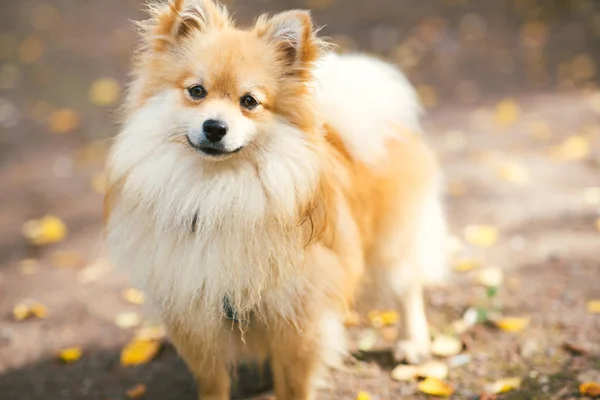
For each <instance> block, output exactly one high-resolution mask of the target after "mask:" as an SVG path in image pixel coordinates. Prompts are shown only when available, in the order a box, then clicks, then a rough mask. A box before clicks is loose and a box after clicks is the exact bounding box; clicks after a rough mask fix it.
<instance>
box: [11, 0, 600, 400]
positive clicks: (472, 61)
mask: <svg viewBox="0 0 600 400" xmlns="http://www.w3.org/2000/svg"><path fill="white" fill-rule="evenodd" d="M226 3H227V4H228V5H230V6H231V7H232V9H233V10H235V16H236V18H237V19H238V21H241V22H242V23H244V24H249V23H250V22H251V21H252V20H253V18H254V17H255V16H256V15H257V14H258V13H259V12H262V11H270V12H275V11H281V10H285V9H289V8H310V9H312V10H313V15H314V19H315V21H316V23H317V24H318V25H322V26H324V28H323V30H322V34H323V35H326V36H329V37H330V38H331V39H332V40H333V41H334V42H335V43H337V44H338V45H339V48H340V51H356V50H358V51H366V52H369V53H371V54H374V55H376V56H379V57H383V58H385V59H388V60H390V61H391V62H393V63H395V64H396V65H398V66H399V67H401V68H402V69H403V70H404V71H405V73H406V74H407V76H408V77H409V78H410V80H411V81H412V82H413V83H414V85H415V86H416V87H417V89H418V92H419V94H420V96H421V98H422V101H423V104H424V105H425V107H426V110H427V115H426V117H425V120H424V125H425V127H426V129H427V132H428V136H429V137H430V141H431V143H432V144H433V146H434V147H435V148H436V150H437V151H438V153H439V156H440V158H441V160H442V162H443V164H444V168H445V171H446V173H447V209H448V215H449V219H450V222H451V228H452V238H451V244H452V246H451V247H452V254H451V262H452V266H453V269H454V270H455V273H454V274H453V281H454V283H453V284H452V285H451V286H449V287H447V288H443V289H439V290H435V291H431V292H430V293H428V309H429V313H430V320H431V321H430V322H431V325H432V329H433V332H434V352H435V354H436V356H437V357H436V363H434V364H430V365H428V366H426V367H423V368H421V369H419V371H417V372H415V370H408V369H407V368H406V367H405V366H403V365H400V366H397V365H396V363H394V362H393V361H392V357H391V355H390V352H389V349H390V348H391V343H392V342H393V340H394V339H395V337H396V336H397V329H396V327H395V326H394V324H395V322H396V320H397V319H398V318H401V316H398V315H397V314H395V313H394V312H389V311H386V310H376V309H374V310H370V312H368V313H366V314H364V315H361V316H360V317H358V316H357V318H355V319H354V320H353V321H349V322H348V325H349V326H350V329H351V332H352V336H353V338H354V340H353V343H352V346H353V349H354V350H355V354H356V355H357V358H358V359H357V361H356V363H355V364H354V365H352V366H351V367H349V369H348V371H345V372H336V374H335V383H336V388H331V389H329V390H328V391H326V392H324V393H323V394H322V395H323V398H331V399H356V398H358V399H363V400H366V399H394V398H400V397H402V398H417V399H418V398H428V396H429V395H430V394H440V395H450V394H451V393H452V394H451V396H452V397H453V398H457V399H479V398H481V399H493V398H495V396H498V398H507V399H508V398H511V399H533V398H536V399H563V398H564V399H575V398H591V397H593V395H594V391H596V394H597V395H598V394H600V358H599V355H600V90H599V87H598V72H599V71H598V66H599V62H600V2H598V1H595V0H493V1H492V0H369V1H364V0H245V1H242V0H230V1H227V2H226ZM141 10H142V4H141V2H140V1H139V0H103V1H91V0H79V1H72V0H52V1H50V0H2V1H1V2H0V188H1V189H0V398H1V399H3V400H17V399H19V400H24V399H26V400H32V399H45V400H48V399H52V400H60V399H101V400H108V399H125V398H144V399H155V400H159V399H160V400H169V399H182V400H185V399H194V398H195V397H194V396H195V394H194V393H195V388H194V384H193V382H192V378H191V376H190V375H189V374H188V372H187V369H186V367H185V366H184V365H183V363H182V362H181V361H180V360H179V359H178V358H177V356H176V355H175V353H174V351H173V350H172V348H170V346H169V345H168V344H167V343H165V339H164V335H163V332H162V331H161V328H160V326H159V325H158V324H157V323H156V322H155V321H154V319H153V318H152V315H151V312H150V311H149V310H147V309H146V308H145V307H144V304H143V303H144V298H143V294H142V293H140V292H138V291H136V290H135V289H132V288H129V287H128V285H127V283H126V280H125V279H124V278H123V277H122V276H121V275H119V273H118V272H116V271H114V270H113V268H112V266H111V265H110V264H109V263H108V262H106V260H105V259H104V250H103V245H102V232H101V204H102V192H103V189H104V188H103V184H104V176H103V173H102V169H103V162H104V157H105V154H106V150H107V147H108V146H109V144H110V138H111V137H112V136H113V135H115V133H116V132H117V130H118V124H117V113H116V109H117V106H118V104H119V101H120V99H121V95H122V92H123V90H124V88H125V85H126V82H127V72H128V68H129V62H130V57H131V54H132V50H133V48H134V46H135V44H136V43H137V37H136V35H135V33H134V32H133V30H132V25H131V23H130V22H129V20H131V19H140V18H143V13H142V11H141ZM357 79H360V77H357ZM357 96H358V98H360V93H357ZM417 375H418V376H417ZM426 377H429V378H428V379H425V380H423V378H426ZM246 380H247V381H248V382H246V384H247V385H246V386H248V387H247V388H242V393H241V395H240V396H241V397H242V398H248V397H249V396H250V393H252V392H254V391H255V390H257V389H261V388H260V387H259V386H260V385H259V384H258V383H257V382H258V380H257V379H252V378H251V379H246ZM428 393H429V394H428ZM267 398H268V395H267Z"/></svg>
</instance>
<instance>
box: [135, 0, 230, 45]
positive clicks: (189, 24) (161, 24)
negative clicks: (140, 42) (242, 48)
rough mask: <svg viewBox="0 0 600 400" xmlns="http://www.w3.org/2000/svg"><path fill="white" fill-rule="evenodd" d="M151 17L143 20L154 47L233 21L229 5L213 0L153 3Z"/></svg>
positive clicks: (145, 32) (146, 32)
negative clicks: (227, 6) (227, 7)
mask: <svg viewBox="0 0 600 400" xmlns="http://www.w3.org/2000/svg"><path fill="white" fill-rule="evenodd" d="M150 13H151V16H152V18H151V19H150V21H146V22H144V23H142V24H141V25H142V27H143V28H144V35H145V36H146V38H147V40H149V41H150V43H151V45H152V47H153V48H154V50H161V49H164V48H165V47H168V46H169V45H171V44H174V43H176V42H177V41H180V40H181V39H183V38H185V37H188V36H190V35H192V34H194V33H196V32H198V33H203V32H208V31H209V30H213V29H222V28H224V27H226V26H228V25H230V24H231V21H230V19H229V13H228V12H227V9H226V8H225V7H224V6H223V5H221V4H218V3H216V2H215V1H214V0H169V1H168V3H166V4H164V5H162V6H150Z"/></svg>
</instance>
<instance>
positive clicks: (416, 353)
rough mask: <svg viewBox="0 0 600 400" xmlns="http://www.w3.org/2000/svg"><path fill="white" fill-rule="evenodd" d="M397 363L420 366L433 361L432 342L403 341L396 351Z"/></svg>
mask: <svg viewBox="0 0 600 400" xmlns="http://www.w3.org/2000/svg"><path fill="white" fill-rule="evenodd" d="M394 358H395V359H396V361H399V362H400V361H406V362H408V363H409V364H412V365H419V364H422V363H423V362H425V361H428V360H430V359H431V349H430V342H429V341H428V340H427V341H425V340H401V341H399V342H398V343H397V344H396V348H395V349H394Z"/></svg>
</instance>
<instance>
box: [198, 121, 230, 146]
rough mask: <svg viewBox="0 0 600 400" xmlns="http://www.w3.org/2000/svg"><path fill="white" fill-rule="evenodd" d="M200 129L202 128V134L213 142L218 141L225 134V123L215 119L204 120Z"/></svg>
mask: <svg viewBox="0 0 600 400" xmlns="http://www.w3.org/2000/svg"><path fill="white" fill-rule="evenodd" d="M202 129H203V130H204V136H206V138H207V139H208V140H210V141H211V142H213V143H216V142H218V141H220V140H221V139H223V136H225V134H227V124H225V122H223V121H219V120H216V119H208V120H206V121H204V125H202Z"/></svg>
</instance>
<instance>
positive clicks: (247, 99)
mask: <svg viewBox="0 0 600 400" xmlns="http://www.w3.org/2000/svg"><path fill="white" fill-rule="evenodd" d="M240 104H241V105H242V107H244V108H247V109H248V110H252V109H253V108H256V107H258V104H259V103H258V100H256V99H255V98H254V97H252V96H250V95H249V94H247V95H245V96H243V97H242V98H241V99H240Z"/></svg>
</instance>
